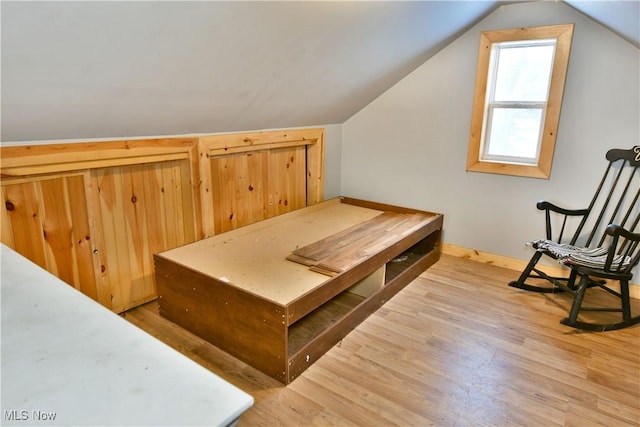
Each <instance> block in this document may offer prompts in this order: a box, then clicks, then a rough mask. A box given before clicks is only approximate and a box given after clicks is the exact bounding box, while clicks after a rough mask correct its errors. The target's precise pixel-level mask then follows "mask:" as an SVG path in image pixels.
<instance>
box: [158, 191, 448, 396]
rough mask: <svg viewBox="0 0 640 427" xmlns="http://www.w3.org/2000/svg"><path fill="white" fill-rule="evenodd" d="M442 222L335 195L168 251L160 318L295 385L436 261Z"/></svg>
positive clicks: (161, 269)
mask: <svg viewBox="0 0 640 427" xmlns="http://www.w3.org/2000/svg"><path fill="white" fill-rule="evenodd" d="M442 223H443V217H442V215H441V214H436V213H431V212H424V211H418V210H413V209H407V208H401V207H397V206H390V205H383V204H379V203H373V202H366V201H362V200H355V199H349V198H337V199H332V200H329V201H326V202H322V203H319V204H316V205H313V206H309V207H306V208H303V209H299V210H296V211H293V212H290V213H286V214H283V215H280V216H277V217H274V218H270V219H268V220H264V221H260V222H258V223H254V224H251V225H248V226H245V227H241V228H238V229H235V230H232V231H229V232H225V233H222V234H218V235H216V236H213V237H209V238H207V239H204V240H200V241H197V242H194V243H191V244H188V245H185V246H182V247H179V248H177V249H173V250H169V251H166V252H162V253H160V254H157V255H155V265H156V270H155V271H156V282H157V286H158V295H159V306H160V314H161V315H162V316H164V317H166V318H168V319H169V320H171V321H173V322H175V323H176V324H178V325H180V326H182V327H183V328H185V329H187V330H189V331H191V332H193V333H195V334H197V335H199V336H200V337H202V338H204V339H206V340H208V341H209V342H211V343H213V344H215V345H216V346H218V347H220V348H221V349H223V350H225V351H227V352H228V353H230V354H232V355H233V356H235V357H237V358H239V359H241V360H243V361H245V362H246V363H248V364H250V365H252V366H254V367H255V368H257V369H259V370H261V371H262V372H264V373H266V374H268V375H270V376H271V377H273V378H276V379H277V380H279V381H281V382H283V383H285V384H287V383H289V382H291V381H293V380H294V379H295V378H296V377H297V376H298V375H300V373H302V372H303V371H304V370H305V369H307V368H308V367H309V366H310V365H311V364H312V363H313V362H315V361H316V360H317V359H318V358H319V357H321V356H322V355H323V354H324V353H325V352H326V351H327V350H329V349H330V348H331V347H332V346H333V345H335V344H336V343H337V342H339V341H340V340H341V339H342V338H343V337H344V336H345V335H347V334H348V333H349V332H350V331H351V330H352V329H353V328H355V327H356V326H357V325H358V324H359V323H360V322H362V321H363V320H364V319H365V318H366V317H367V316H369V315H370V314H371V313H373V312H374V311H375V310H377V309H378V308H379V307H381V306H382V305H383V304H384V303H385V302H386V301H387V300H389V299H390V298H391V297H392V296H393V295H395V294H396V293H397V292H398V291H400V290H401V289H402V288H403V287H404V286H406V285H407V284H408V283H409V282H411V281H412V280H413V279H415V278H416V277H417V276H418V275H419V274H420V273H422V272H423V271H424V270H426V269H427V268H428V267H429V266H431V265H432V264H434V263H435V262H436V261H437V260H438V258H439V257H440V241H441V230H442Z"/></svg>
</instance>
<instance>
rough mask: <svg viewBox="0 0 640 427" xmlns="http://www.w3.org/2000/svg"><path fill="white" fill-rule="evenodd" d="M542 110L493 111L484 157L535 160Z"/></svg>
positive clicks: (498, 109)
mask: <svg viewBox="0 0 640 427" xmlns="http://www.w3.org/2000/svg"><path fill="white" fill-rule="evenodd" d="M542 112H543V110H542V108H494V109H493V111H492V114H491V123H490V127H489V133H488V135H487V136H488V144H487V145H486V147H485V155H488V156H501V157H502V156H504V157H520V158H525V159H536V158H537V156H538V141H539V137H540V128H541V121H542Z"/></svg>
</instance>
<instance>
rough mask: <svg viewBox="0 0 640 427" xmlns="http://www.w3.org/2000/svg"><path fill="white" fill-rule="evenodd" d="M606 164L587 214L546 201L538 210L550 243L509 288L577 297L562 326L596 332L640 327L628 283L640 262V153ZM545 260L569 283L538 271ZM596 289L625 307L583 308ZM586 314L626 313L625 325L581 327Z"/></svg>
mask: <svg viewBox="0 0 640 427" xmlns="http://www.w3.org/2000/svg"><path fill="white" fill-rule="evenodd" d="M606 158H607V160H608V161H609V163H608V165H607V167H606V170H605V173H604V176H603V177H602V180H601V181H600V184H599V185H598V188H597V189H596V192H595V195H594V196H593V199H592V200H591V203H590V204H589V206H588V207H587V208H585V209H564V208H561V207H558V206H556V205H554V204H552V203H549V202H546V201H540V202H538V203H537V205H536V206H537V208H538V209H539V210H543V211H545V220H546V239H542V240H536V241H534V242H531V245H532V246H533V248H534V249H536V252H535V253H534V254H533V256H532V257H531V260H530V261H529V264H528V265H527V267H526V268H525V269H524V271H523V272H522V274H521V275H520V277H519V278H518V280H515V281H513V282H511V283H509V286H512V287H515V288H520V289H524V290H528V291H535V292H570V293H572V294H573V296H574V299H573V304H572V307H571V310H570V313H569V317H567V318H564V319H562V320H561V323H562V324H564V325H568V326H572V327H575V328H578V329H585V330H592V331H606V330H613V329H621V328H625V327H628V326H631V325H634V324H637V323H640V315H638V316H635V317H632V316H631V303H630V299H629V281H630V280H631V278H632V276H633V269H634V268H635V267H636V266H637V265H638V261H639V260H640V244H639V243H640V234H638V233H636V228H637V226H638V223H639V222H640V206H639V205H638V199H639V198H640V171H639V169H638V167H639V166H640V147H638V146H636V147H633V148H631V149H629V150H619V149H613V150H609V151H608V152H607V154H606ZM569 230H573V232H571V231H569ZM554 231H556V232H555V233H554ZM543 256H547V257H549V258H551V259H553V260H555V261H558V262H560V263H562V264H564V265H566V266H567V267H569V269H570V270H569V274H568V277H554V276H551V275H548V274H546V273H545V272H543V271H542V270H541V269H540V268H538V261H540V260H541V258H542V257H543ZM529 279H543V280H542V282H543V283H542V284H540V283H539V282H540V280H535V282H536V283H531V282H529V283H528V282H527V280H529ZM611 281H614V282H618V283H619V285H620V290H619V291H618V290H616V289H613V288H612V287H611V284H610V282H611ZM545 283H546V285H545ZM593 287H599V288H602V289H604V290H606V291H607V292H609V293H610V294H612V295H615V296H616V297H618V298H619V300H620V306H619V307H611V308H609V307H606V308H601V307H597V308H596V307H582V302H583V298H584V295H585V292H586V291H587V290H588V289H590V288H593ZM581 311H611V312H621V313H622V320H621V321H620V322H616V323H609V324H600V323H591V322H586V321H581V320H578V314H579V313H580V312H581Z"/></svg>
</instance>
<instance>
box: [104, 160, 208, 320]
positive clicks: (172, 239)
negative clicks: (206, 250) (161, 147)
mask: <svg viewBox="0 0 640 427" xmlns="http://www.w3.org/2000/svg"><path fill="white" fill-rule="evenodd" d="M188 174H189V165H188V161H187V160H173V161H167V162H159V163H150V164H144V165H132V166H121V167H112V168H100V169H96V170H94V171H92V181H93V187H94V188H95V189H96V190H97V194H96V196H97V206H96V211H97V216H98V218H99V219H100V221H99V222H100V224H101V225H102V227H101V231H102V234H103V236H102V240H103V242H104V257H103V258H104V264H103V268H102V274H104V275H106V279H107V281H108V283H109V284H110V291H111V294H110V298H111V306H112V309H113V310H115V311H124V310H126V309H129V308H131V307H134V306H136V305H139V304H141V303H144V302H147V301H149V300H151V299H154V298H155V297H156V287H155V282H154V274H153V272H154V268H153V254H154V253H157V252H161V251H163V250H167V249H169V248H174V247H177V246H181V245H184V244H186V243H190V242H193V241H194V240H195V239H196V234H195V233H196V232H195V222H194V208H193V200H192V194H191V191H190V189H189V187H190V184H189V175H188Z"/></svg>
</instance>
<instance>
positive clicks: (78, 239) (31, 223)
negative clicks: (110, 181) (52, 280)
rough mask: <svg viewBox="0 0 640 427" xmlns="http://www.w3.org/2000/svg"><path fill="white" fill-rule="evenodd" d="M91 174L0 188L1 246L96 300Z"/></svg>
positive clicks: (71, 175)
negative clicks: (88, 182) (87, 189)
mask: <svg viewBox="0 0 640 427" xmlns="http://www.w3.org/2000/svg"><path fill="white" fill-rule="evenodd" d="M87 179H88V176H87V174H85V173H79V174H70V175H58V176H43V177H38V178H37V179H30V180H16V181H13V183H11V184H7V185H3V186H2V198H3V200H4V203H3V204H2V207H1V208H0V210H1V215H2V234H1V239H2V243H4V244H5V245H7V246H9V247H12V248H14V249H15V250H16V251H18V252H19V253H21V254H22V255H24V256H25V257H26V258H28V259H30V260H31V261H33V262H34V263H36V264H38V265H39V266H41V267H42V268H44V269H46V270H47V271H49V272H51V273H52V274H54V275H56V276H58V277H59V278H60V279H62V280H64V281H65V282H67V283H69V284H70V285H72V286H74V287H75V288H77V289H78V290H80V291H82V292H83V293H85V294H87V295H88V296H90V297H91V298H93V299H98V290H97V288H96V276H95V271H94V267H95V266H94V262H93V256H92V247H93V245H94V242H93V239H94V233H92V230H91V229H90V226H89V224H90V222H89V216H90V214H89V211H88V209H87V197H86V193H85V182H86V180H87Z"/></svg>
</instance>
